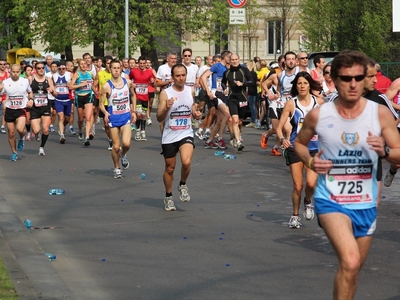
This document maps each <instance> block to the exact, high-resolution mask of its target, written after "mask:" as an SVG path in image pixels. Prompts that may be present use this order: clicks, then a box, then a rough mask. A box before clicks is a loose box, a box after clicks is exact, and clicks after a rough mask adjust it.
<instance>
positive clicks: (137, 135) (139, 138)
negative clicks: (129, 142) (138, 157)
mask: <svg viewBox="0 0 400 300" xmlns="http://www.w3.org/2000/svg"><path fill="white" fill-rule="evenodd" d="M141 140H142V136H141V135H140V131H139V130H137V131H136V135H135V141H141Z"/></svg>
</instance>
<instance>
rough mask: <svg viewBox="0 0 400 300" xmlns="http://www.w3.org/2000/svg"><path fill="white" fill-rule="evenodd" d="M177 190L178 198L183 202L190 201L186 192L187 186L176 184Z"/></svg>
mask: <svg viewBox="0 0 400 300" xmlns="http://www.w3.org/2000/svg"><path fill="white" fill-rule="evenodd" d="M178 191H179V193H180V195H179V199H180V200H181V201H183V202H189V201H190V195H189V193H188V191H189V188H188V187H187V185H186V184H184V185H179V186H178Z"/></svg>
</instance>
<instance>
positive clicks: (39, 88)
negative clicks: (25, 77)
mask: <svg viewBox="0 0 400 300" xmlns="http://www.w3.org/2000/svg"><path fill="white" fill-rule="evenodd" d="M35 69H36V74H34V75H33V76H32V77H31V88H32V92H33V100H34V101H33V102H34V103H33V106H32V107H31V110H30V112H31V126H32V131H33V133H34V134H35V138H36V141H38V142H40V147H39V155H40V156H44V155H45V152H44V146H45V144H46V141H47V138H48V137H49V128H50V124H51V106H50V101H49V99H48V94H49V93H50V94H52V95H53V96H57V92H56V90H55V88H54V83H53V79H51V78H47V77H46V76H45V70H44V62H38V63H36V66H35ZM40 123H42V134H40Z"/></svg>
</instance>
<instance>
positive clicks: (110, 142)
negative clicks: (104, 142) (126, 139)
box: [108, 140, 113, 151]
mask: <svg viewBox="0 0 400 300" xmlns="http://www.w3.org/2000/svg"><path fill="white" fill-rule="evenodd" d="M112 146H113V142H112V141H111V140H108V151H111V150H112Z"/></svg>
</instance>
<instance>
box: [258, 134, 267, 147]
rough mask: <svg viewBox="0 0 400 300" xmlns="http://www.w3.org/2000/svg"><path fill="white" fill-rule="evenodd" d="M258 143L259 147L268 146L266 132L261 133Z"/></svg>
mask: <svg viewBox="0 0 400 300" xmlns="http://www.w3.org/2000/svg"><path fill="white" fill-rule="evenodd" d="M260 145H261V148H263V149H267V147H268V138H267V134H266V133H263V134H261V141H260Z"/></svg>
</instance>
